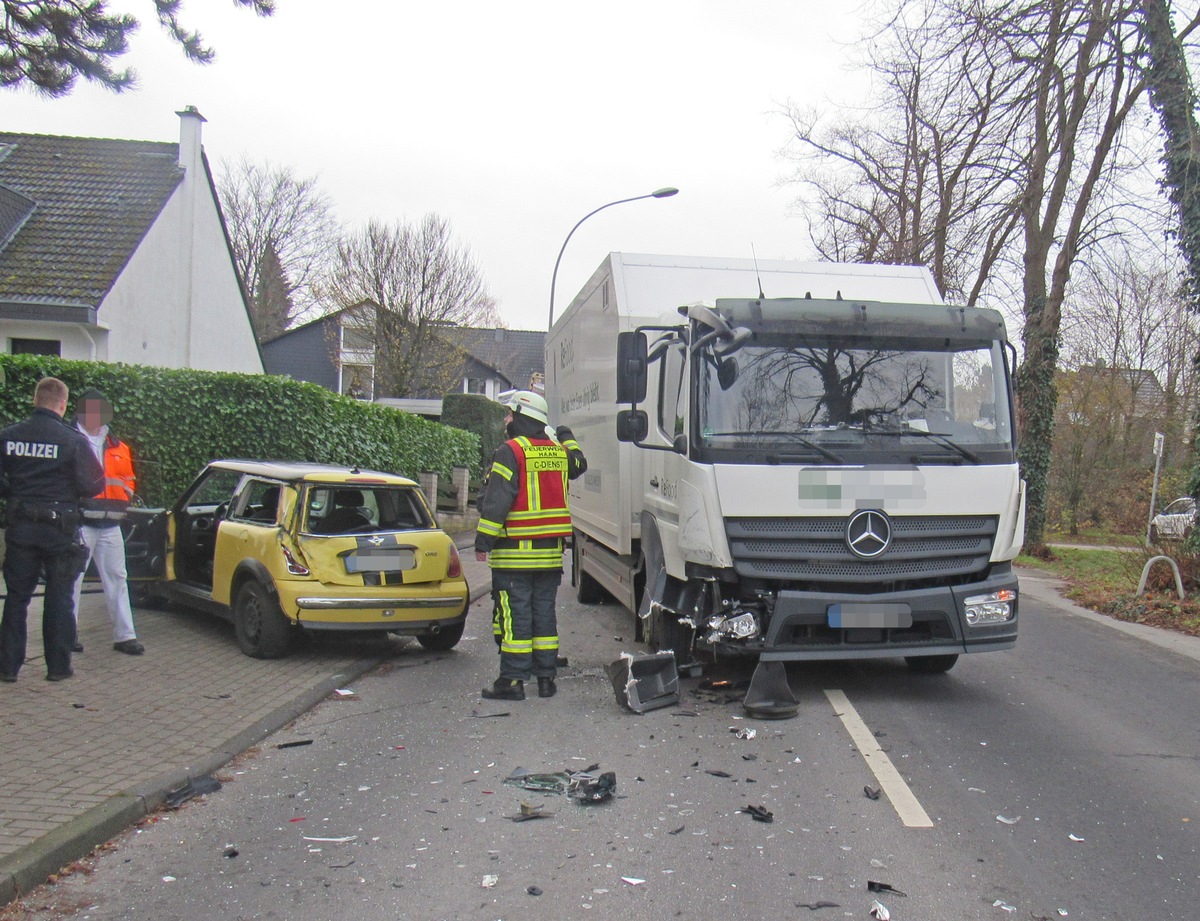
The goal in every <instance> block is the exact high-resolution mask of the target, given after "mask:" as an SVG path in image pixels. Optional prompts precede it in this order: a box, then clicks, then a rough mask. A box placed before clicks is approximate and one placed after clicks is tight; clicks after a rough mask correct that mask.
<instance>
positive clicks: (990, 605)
mask: <svg viewBox="0 0 1200 921" xmlns="http://www.w3.org/2000/svg"><path fill="white" fill-rule="evenodd" d="M1016 601H1017V593H1016V592H1014V591H1011V590H1010V589H1007V588H1006V589H1002V590H1000V591H998V592H991V593H990V594H987V595H972V596H971V597H970V598H967V599H966V600H965V601H964V602H963V604H965V605H966V608H967V623H968V624H970V625H971V626H972V627H981V626H983V625H984V624H1002V623H1004V622H1005V621H1006V620H1012V616H1013V605H1014V604H1016Z"/></svg>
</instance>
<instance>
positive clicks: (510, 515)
mask: <svg viewBox="0 0 1200 921" xmlns="http://www.w3.org/2000/svg"><path fill="white" fill-rule="evenodd" d="M502 402H503V403H504V405H505V406H507V407H508V410H509V416H508V418H507V419H506V420H505V421H506V424H507V429H508V436H509V440H508V441H506V442H504V444H502V445H500V447H498V448H497V449H496V453H495V454H494V455H493V456H492V466H491V470H490V472H489V474H488V480H487V485H486V486H485V487H484V491H483V494H482V495H481V496H480V497H479V503H478V506H479V527H478V530H477V532H476V535H475V557H476V559H478V560H487V561H488V562H489V564H490V566H491V570H492V599H493V603H494V604H495V613H494V615H493V619H492V624H493V628H494V631H495V634H496V640H497V642H499V644H500V677H499V678H498V679H497V680H496V681H495V683H494V684H493V685H492V686H491V687H487V688H484V689H483V691H482V695H483V696H484V697H485V698H487V699H488V700H524V699H525V682H526V681H528V680H529V679H530V678H532V677H536V678H537V683H538V696H539V697H553V696H554V693H555V690H556V688H555V685H554V678H555V675H556V665H557V660H558V624H557V620H556V617H555V612H554V601H555V596H556V595H557V593H558V584H559V582H561V581H562V555H563V538H564V537H566V536H567V535H569V534H570V533H571V514H570V511H569V510H568V508H567V480H569V479H571V480H573V479H575V478H576V477H577V476H579V475H580V474H582V473H583V472H584V471H585V470H586V469H587V461H586V460H585V459H584V456H583V452H582V451H580V450H579V445H578V444H577V443H576V441H575V436H574V435H572V434H571V430H570V429H569V428H567V427H566V426H559V428H558V430H557V432H556V435H557V439H552V438H550V437H548V433H547V427H546V423H547V415H548V408H547V406H546V399H545V397H543V396H542V395H541V394H538V393H534V392H532V391H529V390H520V391H516V392H515V393H512V394H506V395H504V396H503V397H502Z"/></svg>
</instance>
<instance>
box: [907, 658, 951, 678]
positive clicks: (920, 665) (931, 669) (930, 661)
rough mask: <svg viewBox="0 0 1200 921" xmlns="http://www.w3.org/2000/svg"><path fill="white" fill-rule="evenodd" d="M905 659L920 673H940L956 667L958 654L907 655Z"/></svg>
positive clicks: (909, 665)
mask: <svg viewBox="0 0 1200 921" xmlns="http://www.w3.org/2000/svg"><path fill="white" fill-rule="evenodd" d="M904 661H905V662H907V663H908V667H909V668H910V669H912V670H913V671H914V672H916V673H917V674H919V675H940V674H942V673H943V672H948V671H950V669H952V668H954V663H955V662H957V661H958V656H956V655H954V656H905V657H904Z"/></svg>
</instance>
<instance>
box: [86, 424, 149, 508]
mask: <svg viewBox="0 0 1200 921" xmlns="http://www.w3.org/2000/svg"><path fill="white" fill-rule="evenodd" d="M84 437H86V436H84ZM136 491H137V478H136V477H135V476H134V473H133V452H132V451H130V450H129V445H127V444H126V443H125V442H123V441H121V439H119V438H117V437H116V436H115V435H113V434H112V433H108V434H106V435H105V436H104V489H103V490H101V491H100V492H99V493H97V494H96V495H95V496H93V497H92V498H90V499H84V500H82V501H81V502H80V503H79V505H80V508H81V509H82V510H83V523H84V524H87V525H93V526H98V527H105V526H109V525H116V524H118V523H119V522H120V521H121V520H122V519H123V518H124V517H125V509H127V508H129V501H130V499H132V498H133V494H134V493H135V492H136Z"/></svg>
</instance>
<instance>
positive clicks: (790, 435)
mask: <svg viewBox="0 0 1200 921" xmlns="http://www.w3.org/2000/svg"><path fill="white" fill-rule="evenodd" d="M708 435H709V437H731V438H736V437H739V436H741V437H751V438H786V439H787V440H788V441H794V442H796V444H799V445H802V446H803V447H805V448H808V449H809V450H811V451H816V452H817V453H818V454H820V455H821V456H822V457H823V458H825V459H826V460H829V461H833V462H834V463H835V464H844V463H845V459H844V458H843V457H842V456H841V455H840V454H834V453H833V452H832V451H828V450H826V449H825V448H822V447H821V446H820V445H819V444H817V443H816V442H815V441H809V440H808V439H807V438H805V437H804V436H803V435H799V434H797V433H796V432H709V433H708Z"/></svg>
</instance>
